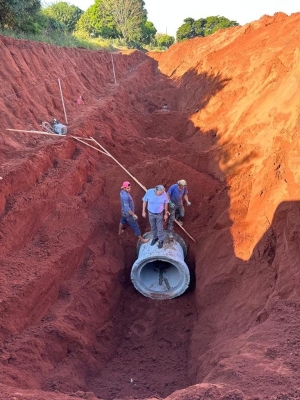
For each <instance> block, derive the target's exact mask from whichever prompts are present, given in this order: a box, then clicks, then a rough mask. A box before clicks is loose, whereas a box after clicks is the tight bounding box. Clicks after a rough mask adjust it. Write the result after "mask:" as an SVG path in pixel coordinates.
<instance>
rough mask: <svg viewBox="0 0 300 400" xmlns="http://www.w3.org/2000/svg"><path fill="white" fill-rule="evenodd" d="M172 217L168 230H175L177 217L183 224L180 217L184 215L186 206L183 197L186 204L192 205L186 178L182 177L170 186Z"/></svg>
mask: <svg viewBox="0 0 300 400" xmlns="http://www.w3.org/2000/svg"><path fill="white" fill-rule="evenodd" d="M168 196H169V201H170V202H169V208H170V218H169V223H168V230H169V231H172V230H173V223H174V220H175V218H176V220H177V221H178V223H179V224H180V225H183V223H182V221H181V220H180V218H182V217H184V207H183V201H182V199H183V198H184V200H185V201H186V205H187V206H190V205H191V202H190V201H189V199H188V189H187V184H186V181H185V180H184V179H180V180H179V181H178V182H177V183H175V184H174V185H172V186H170V188H169V190H168Z"/></svg>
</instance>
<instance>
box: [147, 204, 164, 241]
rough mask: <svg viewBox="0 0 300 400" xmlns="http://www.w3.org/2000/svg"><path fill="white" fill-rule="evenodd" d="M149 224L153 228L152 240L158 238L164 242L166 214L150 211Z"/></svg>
mask: <svg viewBox="0 0 300 400" xmlns="http://www.w3.org/2000/svg"><path fill="white" fill-rule="evenodd" d="M148 214H149V222H150V226H151V233H152V239H156V238H158V240H159V241H160V242H163V240H164V213H163V211H162V212H161V213H158V214H154V213H151V212H150V211H149V210H148Z"/></svg>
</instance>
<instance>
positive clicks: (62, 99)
mask: <svg viewBox="0 0 300 400" xmlns="http://www.w3.org/2000/svg"><path fill="white" fill-rule="evenodd" d="M58 86H59V90H60V96H61V102H62V105H63V109H64V113H65V120H66V124H67V125H68V118H67V113H66V108H65V103H64V97H63V94H62V90H61V84H60V79H59V78H58Z"/></svg>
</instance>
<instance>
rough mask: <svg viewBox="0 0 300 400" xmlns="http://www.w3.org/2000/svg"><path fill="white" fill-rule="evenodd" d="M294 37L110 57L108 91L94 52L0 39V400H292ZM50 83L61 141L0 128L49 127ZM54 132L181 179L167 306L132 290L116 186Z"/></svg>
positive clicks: (298, 211) (286, 29)
mask: <svg viewBox="0 0 300 400" xmlns="http://www.w3.org/2000/svg"><path fill="white" fill-rule="evenodd" d="M299 31H300V14H294V15H292V16H291V17H287V16H286V15H284V14H276V15H275V16H274V17H268V16H265V17H263V18H262V19H261V20H259V21H257V22H254V23H252V24H248V25H246V26H244V27H236V28H231V29H228V30H225V31H221V32H217V33H216V34H214V35H212V36H210V37H206V38H197V39H193V40H190V41H186V42H184V43H180V44H176V45H174V46H172V47H171V48H170V49H169V50H168V51H167V52H165V53H161V54H148V55H145V54H143V53H141V52H137V51H135V52H128V53H127V54H121V53H115V54H113V58H114V63H115V70H116V79H117V85H115V82H114V76H113V72H112V65H111V55H110V54H107V53H105V52H95V51H93V52H92V51H87V50H83V49H67V48H57V47H53V46H49V45H46V44H41V43H33V42H28V41H16V40H12V39H10V38H6V37H0V43H1V44H0V57H1V66H0V81H1V85H0V96H1V97H0V120H1V130H0V134H1V135H0V149H1V151H0V155H1V170H0V177H1V179H0V241H1V250H0V251H1V254H0V262H1V268H0V309H1V322H0V324H1V325H0V339H1V346H0V382H1V384H0V399H1V400H2V399H5V400H7V399H9V400H23V399H24V400H25V399H26V400H50V399H55V400H67V399H77V400H78V399H87V400H96V399H103V400H113V399H127V400H129V399H150V398H151V399H154V398H156V399H158V398H159V399H162V398H164V399H168V400H187V399H189V400H190V399H197V400H201V399H212V400H229V399H233V400H242V399H245V400H246V399H247V400H250V399H251V400H254V399H256V400H267V399H268V400H269V399H271V400H275V399H277V400H288V399H300V386H299V381H300V347H299V346H300V301H299V300H300V297H299V296H300V287H299V279H300V275H299V274H300V272H299V271H300V269H299V265H300V251H299V248H300V228H299V226H300V201H299V199H300V189H299V178H300V175H299V167H298V165H299V161H300V157H299V128H300V118H299V114H300V97H299V94H298V93H299V84H300V32H299ZM58 78H59V79H60V80H61V83H62V89H63V93H64V99H65V105H66V111H67V116H68V121H69V124H68V135H67V137H58V136H53V137H52V136H41V135H40V136H39V135H34V134H30V133H19V132H11V131H7V130H6V129H7V128H15V129H25V130H32V129H34V130H40V126H39V125H40V123H41V122H42V121H49V120H50V119H51V118H54V117H55V118H57V119H59V120H60V121H61V122H63V123H64V113H63V109H62V104H61V99H60V94H59V88H58V83H57V79H58ZM80 94H81V95H83V96H84V100H85V104H84V105H82V106H78V105H76V104H75V99H76V98H77V97H78V95H80ZM165 103H167V104H168V105H169V110H168V111H164V110H163V109H162V107H163V105H164V104H165ZM71 136H80V137H86V138H90V137H93V138H95V139H96V140H97V141H98V142H99V143H100V144H101V145H102V146H104V147H105V148H106V149H107V150H108V151H109V152H110V153H111V154H112V155H113V156H114V157H115V158H116V159H117V160H119V161H120V162H121V163H122V164H123V165H124V166H125V167H126V168H127V169H128V170H129V171H130V173H131V174H133V175H134V176H135V177H136V178H137V179H138V180H139V181H140V182H142V183H143V184H144V185H145V186H146V187H148V188H149V187H153V186H154V185H156V184H159V183H162V184H164V185H166V187H168V186H169V185H171V184H173V183H175V182H176V181H177V180H178V179H182V178H184V179H186V180H187V182H188V187H189V198H190V200H191V202H192V205H191V207H189V208H187V210H186V216H185V218H184V222H185V228H186V229H187V230H188V232H189V233H190V234H191V235H192V236H193V237H194V238H195V239H196V241H197V244H194V243H193V242H192V241H190V239H189V238H188V237H187V236H184V233H182V232H181V231H179V230H178V228H176V230H177V233H179V234H181V235H182V237H183V238H184V240H185V241H186V243H187V244H188V257H187V264H188V265H189V267H190V271H191V277H192V282H191V287H190V288H189V289H188V291H187V292H186V293H185V294H184V295H182V296H180V297H178V298H176V299H172V300H167V301H154V300H151V299H147V298H144V297H143V296H141V295H140V294H139V293H138V292H137V291H136V290H135V289H134V288H133V286H132V283H131V281H130V271H131V266H132V264H133V262H134V261H135V259H136V240H135V237H134V235H133V233H132V231H130V229H127V230H126V231H125V232H124V234H123V235H121V236H118V235H117V230H118V223H119V218H120V205H119V192H120V186H121V183H122V181H124V180H127V179H129V178H128V175H127V174H126V173H125V172H124V171H123V170H122V169H121V168H120V167H119V166H118V165H117V164H116V163H115V162H114V161H113V160H112V159H111V158H109V157H107V156H105V155H103V154H101V153H99V152H97V151H96V150H94V149H91V148H89V147H87V146H85V145H83V144H80V143H79V142H77V141H75V140H74V139H73V138H72V137H71ZM132 183H133V186H132V195H133V197H134V199H135V202H136V206H137V214H138V215H139V216H140V218H139V222H140V226H141V228H142V231H143V232H145V231H148V230H149V225H148V222H147V221H146V220H144V219H143V218H142V217H141V198H142V196H143V190H142V189H141V188H140V187H139V186H138V185H137V184H135V183H134V182H132Z"/></svg>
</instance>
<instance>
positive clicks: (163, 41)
mask: <svg viewBox="0 0 300 400" xmlns="http://www.w3.org/2000/svg"><path fill="white" fill-rule="evenodd" d="M156 42H157V44H158V46H159V47H166V48H168V47H170V46H172V44H173V43H174V42H175V38H174V37H173V36H169V35H166V34H163V33H158V34H157V35H156Z"/></svg>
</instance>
